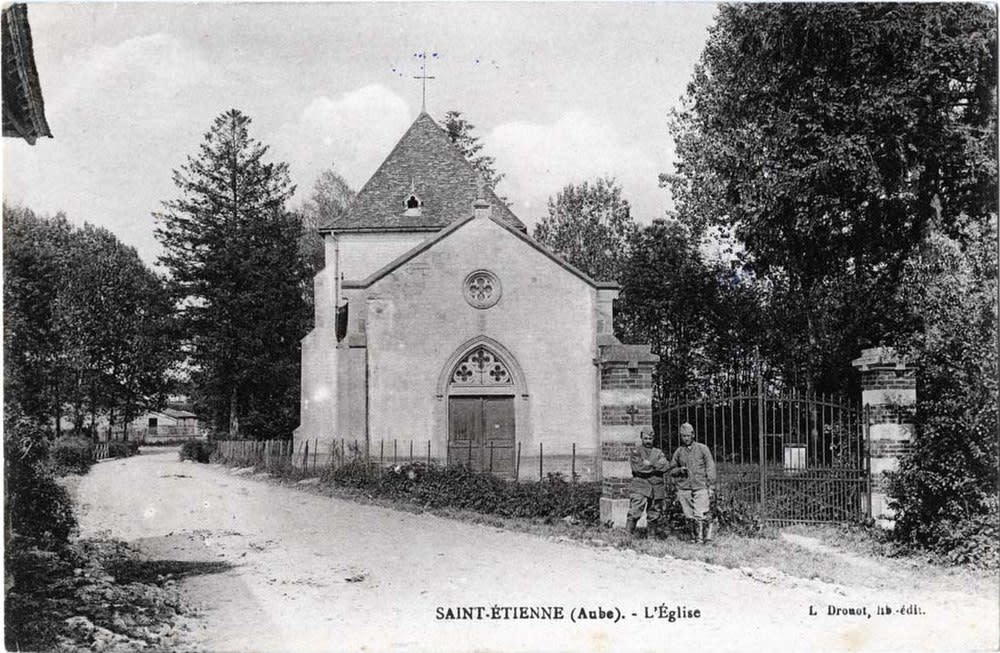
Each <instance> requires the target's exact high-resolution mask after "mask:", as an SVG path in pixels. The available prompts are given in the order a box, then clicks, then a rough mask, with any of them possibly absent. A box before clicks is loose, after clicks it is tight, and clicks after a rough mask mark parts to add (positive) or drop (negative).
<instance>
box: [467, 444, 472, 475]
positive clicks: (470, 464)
mask: <svg viewBox="0 0 1000 653" xmlns="http://www.w3.org/2000/svg"><path fill="white" fill-rule="evenodd" d="M468 467H469V469H472V440H469V461H468Z"/></svg>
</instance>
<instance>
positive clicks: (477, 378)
mask: <svg viewBox="0 0 1000 653" xmlns="http://www.w3.org/2000/svg"><path fill="white" fill-rule="evenodd" d="M451 382H452V383H454V384H456V385H512V384H513V380H512V379H511V377H510V372H509V371H508V370H507V366H506V365H504V364H503V361H501V360H500V359H499V358H497V357H496V356H495V355H494V354H493V352H491V351H490V350H489V349H486V348H485V347H479V348H477V349H474V350H473V351H472V352H471V353H469V355H468V356H466V357H465V358H463V359H462V361H461V362H460V363H459V364H458V366H457V367H456V368H455V373H454V374H452V376H451Z"/></svg>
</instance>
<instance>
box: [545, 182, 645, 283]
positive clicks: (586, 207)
mask: <svg viewBox="0 0 1000 653" xmlns="http://www.w3.org/2000/svg"><path fill="white" fill-rule="evenodd" d="M635 232H636V225H635V221H634V220H633V219H632V215H631V209H630V207H629V203H628V200H626V199H625V198H623V197H622V189H621V186H619V185H618V182H617V181H615V179H614V178H613V177H600V178H598V179H597V180H596V181H594V182H593V183H591V182H587V181H585V182H583V183H582V184H579V185H574V184H567V185H566V186H565V187H564V188H563V189H562V190H561V191H559V193H557V194H556V197H555V199H553V198H551V197H550V198H549V214H548V216H546V217H544V218H542V220H541V221H540V222H539V223H538V225H536V227H535V240H537V241H538V242H540V243H542V244H543V245H546V246H547V247H549V249H551V250H552V251H554V252H555V253H557V254H559V255H560V256H562V257H563V258H565V259H566V260H567V261H569V263H570V264H572V265H574V266H576V267H578V268H580V269H581V270H582V271H583V272H585V273H586V274H588V275H590V276H591V277H593V278H594V279H597V280H600V281H616V280H618V279H619V278H620V276H621V274H622V268H623V266H624V262H625V261H626V259H627V257H628V254H629V247H630V245H631V239H632V237H633V235H634V234H635Z"/></svg>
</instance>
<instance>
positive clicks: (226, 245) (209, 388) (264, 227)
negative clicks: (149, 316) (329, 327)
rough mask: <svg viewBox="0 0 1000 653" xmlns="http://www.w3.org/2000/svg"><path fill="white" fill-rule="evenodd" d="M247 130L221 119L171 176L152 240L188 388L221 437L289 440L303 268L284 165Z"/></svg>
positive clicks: (233, 115)
mask: <svg viewBox="0 0 1000 653" xmlns="http://www.w3.org/2000/svg"><path fill="white" fill-rule="evenodd" d="M250 122H251V121H250V118H248V117H247V116H245V115H243V114H242V113H241V112H239V111H238V110H236V109H232V110H230V111H227V112H225V113H223V114H221V115H220V116H218V117H217V118H216V119H215V121H214V122H213V124H212V127H211V129H210V130H209V131H208V132H207V133H206V134H205V139H204V142H203V143H202V144H201V148H200V151H199V154H198V156H197V157H188V159H187V162H186V163H185V164H184V165H182V166H181V167H180V168H179V169H178V170H176V171H174V184H175V185H176V186H177V190H178V191H179V197H178V199H175V200H171V201H167V202H164V208H165V210H164V211H163V212H162V213H159V214H157V215H156V218H157V220H158V227H157V230H156V234H157V237H158V239H159V240H160V242H161V243H162V244H163V246H164V249H165V253H164V255H163V256H162V257H161V259H160V260H161V262H162V264H163V265H164V266H165V267H166V268H167V269H168V270H169V271H170V274H171V287H172V295H173V298H174V300H175V302H176V305H177V309H178V315H179V318H178V319H179V328H180V329H181V332H182V334H183V336H184V340H185V344H186V349H185V351H186V353H187V355H188V357H189V362H190V365H191V368H192V369H193V372H192V383H193V385H194V387H195V388H196V397H195V401H196V405H198V406H199V407H201V408H203V409H205V410H206V411H207V412H208V414H210V415H211V418H212V422H213V425H214V427H215V429H216V430H217V431H219V432H228V433H229V434H230V436H232V437H238V436H240V435H242V434H243V433H244V432H246V433H249V434H251V435H252V436H254V437H260V438H265V437H287V436H288V434H289V433H290V431H291V429H292V428H293V427H294V426H295V425H296V424H297V422H298V383H299V341H300V339H301V338H302V337H303V336H304V335H305V331H306V328H307V325H308V320H309V317H310V316H309V315H308V306H307V304H306V303H305V301H304V299H303V294H304V291H305V289H306V288H307V287H308V282H309V279H308V274H309V268H308V265H307V264H306V262H305V261H304V260H303V256H302V252H301V250H300V248H299V236H300V229H301V226H300V222H299V220H298V218H297V217H296V216H293V215H291V214H289V213H287V212H286V211H285V208H284V206H285V202H286V201H287V200H288V199H289V197H291V195H292V193H293V192H294V187H293V186H292V184H291V182H290V180H289V176H288V166H287V164H285V163H268V162H265V160H264V158H265V156H266V155H267V147H265V146H264V145H262V144H261V143H260V142H258V141H256V140H254V139H253V138H251V137H250V134H249V126H250Z"/></svg>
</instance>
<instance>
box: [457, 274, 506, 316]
mask: <svg viewBox="0 0 1000 653" xmlns="http://www.w3.org/2000/svg"><path fill="white" fill-rule="evenodd" d="M462 292H463V294H464V295H465V301H467V302H469V304H471V305H472V306H474V307H476V308H489V307H490V306H493V305H494V304H496V303H497V302H498V301H500V280H499V279H497V276H496V275H495V274H493V273H492V272H489V271H488V270H478V271H476V272H473V273H472V274H470V275H469V276H467V277H466V278H465V283H464V285H463V287H462Z"/></svg>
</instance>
